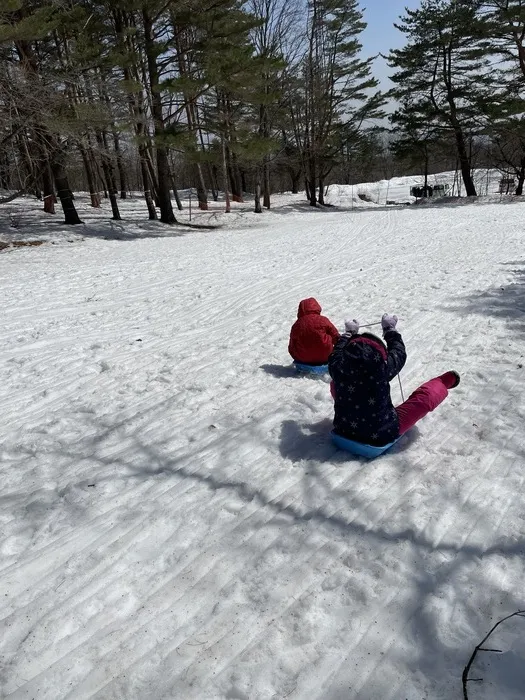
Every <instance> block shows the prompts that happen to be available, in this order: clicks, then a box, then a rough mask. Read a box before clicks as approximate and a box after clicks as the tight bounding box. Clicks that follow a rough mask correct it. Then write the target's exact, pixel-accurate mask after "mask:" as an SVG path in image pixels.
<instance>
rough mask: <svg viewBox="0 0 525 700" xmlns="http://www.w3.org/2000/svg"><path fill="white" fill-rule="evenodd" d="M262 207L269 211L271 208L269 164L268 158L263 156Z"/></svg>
mask: <svg viewBox="0 0 525 700" xmlns="http://www.w3.org/2000/svg"><path fill="white" fill-rule="evenodd" d="M263 206H264V208H265V209H269V208H270V206H271V202H270V163H269V162H268V156H264V160H263Z"/></svg>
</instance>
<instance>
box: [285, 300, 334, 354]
mask: <svg viewBox="0 0 525 700" xmlns="http://www.w3.org/2000/svg"><path fill="white" fill-rule="evenodd" d="M321 311H322V309H321V305H320V304H319V302H318V301H317V300H316V299H314V298H313V297H310V298H309V299H303V300H302V301H301V302H300V304H299V309H298V311H297V321H296V322H295V323H294V324H293V326H292V330H291V331H290V342H289V344H288V352H289V353H290V355H291V356H292V357H293V359H294V361H295V362H299V363H301V364H303V365H313V366H318V365H326V363H327V362H328V358H329V357H330V355H331V353H332V350H333V349H334V345H335V343H336V342H337V341H338V340H339V331H338V330H337V328H336V327H335V326H334V324H333V323H332V322H331V321H329V320H328V319H327V318H326V317H325V316H321Z"/></svg>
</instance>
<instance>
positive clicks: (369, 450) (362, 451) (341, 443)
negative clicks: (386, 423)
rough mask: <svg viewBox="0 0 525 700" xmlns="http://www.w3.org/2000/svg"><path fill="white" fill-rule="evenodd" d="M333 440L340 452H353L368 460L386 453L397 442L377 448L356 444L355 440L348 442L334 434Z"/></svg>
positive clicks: (360, 443) (361, 443)
mask: <svg viewBox="0 0 525 700" xmlns="http://www.w3.org/2000/svg"><path fill="white" fill-rule="evenodd" d="M332 440H333V441H334V445H336V447H339V449H340V450H346V452H351V453H352V454H353V455H358V457H366V459H375V458H376V457H379V455H382V454H383V452H386V451H387V450H389V449H390V448H391V447H393V446H394V445H395V444H396V442H397V440H399V438H397V440H394V442H389V443H388V445H382V446H381V447H376V446H375V445H365V444H364V443H363V442H355V440H348V439H347V438H344V437H341V436H340V435H336V434H335V433H334V432H332Z"/></svg>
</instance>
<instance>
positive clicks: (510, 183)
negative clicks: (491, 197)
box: [498, 177, 516, 194]
mask: <svg viewBox="0 0 525 700" xmlns="http://www.w3.org/2000/svg"><path fill="white" fill-rule="evenodd" d="M515 189H516V180H515V179H514V178H513V177H502V178H501V180H500V181H499V190H498V191H499V193H500V194H510V193H511V192H513V191H514V190H515Z"/></svg>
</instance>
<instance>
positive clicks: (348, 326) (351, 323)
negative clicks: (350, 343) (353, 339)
mask: <svg viewBox="0 0 525 700" xmlns="http://www.w3.org/2000/svg"><path fill="white" fill-rule="evenodd" d="M345 333H347V334H348V335H356V334H357V333H359V321H356V320H355V318H353V319H349V318H345Z"/></svg>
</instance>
